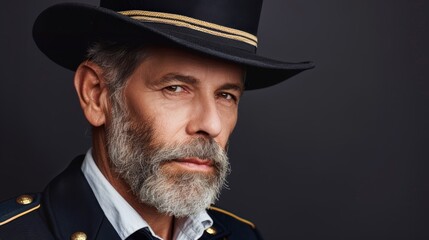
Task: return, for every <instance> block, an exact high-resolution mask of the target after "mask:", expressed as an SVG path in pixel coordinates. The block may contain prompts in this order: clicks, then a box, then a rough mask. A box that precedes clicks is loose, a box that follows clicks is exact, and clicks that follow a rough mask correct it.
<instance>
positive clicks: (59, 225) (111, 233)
mask: <svg viewBox="0 0 429 240" xmlns="http://www.w3.org/2000/svg"><path fill="white" fill-rule="evenodd" d="M83 158H84V156H79V157H77V158H76V159H74V160H73V161H72V163H71V164H70V165H69V166H68V167H67V169H66V170H65V171H64V172H62V173H61V174H60V175H58V176H57V177H56V178H55V179H54V180H53V181H52V182H51V183H49V185H48V186H47V188H46V189H45V191H44V196H43V201H44V202H43V205H42V206H44V208H45V213H46V216H47V219H48V221H49V222H50V226H51V228H52V231H53V233H54V235H55V236H56V237H57V238H59V239H70V236H71V235H72V234H73V233H75V232H84V233H85V234H86V235H87V237H88V239H119V236H118V235H117V234H116V232H115V230H114V229H113V227H112V226H111V224H110V222H109V221H108V220H107V219H106V217H105V216H104V213H103V211H102V209H101V208H100V206H99V205H98V202H97V200H96V198H95V196H94V194H93V192H92V190H91V188H90V186H89V185H88V183H87V181H86V179H85V177H84V175H83V173H82V171H81V165H82V161H83Z"/></svg>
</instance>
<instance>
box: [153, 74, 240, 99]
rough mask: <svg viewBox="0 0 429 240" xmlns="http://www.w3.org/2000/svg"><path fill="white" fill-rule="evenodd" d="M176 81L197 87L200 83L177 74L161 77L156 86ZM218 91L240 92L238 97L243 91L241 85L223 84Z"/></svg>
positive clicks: (190, 77)
mask: <svg viewBox="0 0 429 240" xmlns="http://www.w3.org/2000/svg"><path fill="white" fill-rule="evenodd" d="M176 81H179V82H183V83H186V84H193V85H198V83H199V82H200V81H199V80H198V79H196V78H194V77H192V76H186V75H182V74H179V73H168V74H166V75H164V76H162V77H161V78H160V79H159V80H157V81H156V84H157V85H158V84H159V85H162V84H168V83H171V82H176ZM218 89H219V90H234V91H238V92H240V95H241V94H242V93H243V91H244V86H243V84H234V83H225V84H223V85H222V86H220V87H219V88H218Z"/></svg>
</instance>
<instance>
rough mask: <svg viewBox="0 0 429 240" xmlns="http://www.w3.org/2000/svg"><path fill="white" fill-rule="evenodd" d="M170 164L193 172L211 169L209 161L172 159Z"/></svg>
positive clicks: (211, 162)
mask: <svg viewBox="0 0 429 240" xmlns="http://www.w3.org/2000/svg"><path fill="white" fill-rule="evenodd" d="M172 163H175V164H177V165H179V166H180V167H182V168H187V169H189V170H193V171H209V170H211V169H212V168H213V161H212V160H210V159H200V158H181V159H174V160H173V161H172Z"/></svg>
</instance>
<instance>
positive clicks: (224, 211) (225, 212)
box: [209, 206, 256, 228]
mask: <svg viewBox="0 0 429 240" xmlns="http://www.w3.org/2000/svg"><path fill="white" fill-rule="evenodd" d="M209 209H210V210H213V211H216V212H220V213H223V214H225V215H228V216H230V217H233V218H235V219H237V220H238V221H240V222H243V223H245V224H247V225H249V226H250V227H252V228H256V226H255V224H253V223H252V222H250V221H248V220H246V219H244V218H241V217H239V216H237V215H235V214H233V213H230V212H228V211H226V210H223V209H221V208H218V207H214V206H210V208H209Z"/></svg>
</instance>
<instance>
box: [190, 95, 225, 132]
mask: <svg viewBox="0 0 429 240" xmlns="http://www.w3.org/2000/svg"><path fill="white" fill-rule="evenodd" d="M221 131H222V122H221V118H220V115H219V112H218V109H217V106H216V100H215V99H214V98H210V97H208V98H199V99H198V100H195V102H194V108H193V111H192V113H191V117H190V120H189V122H188V125H187V132H188V134H190V135H195V134H200V135H204V136H208V137H211V138H215V137H217V136H218V135H219V134H220V133H221Z"/></svg>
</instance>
